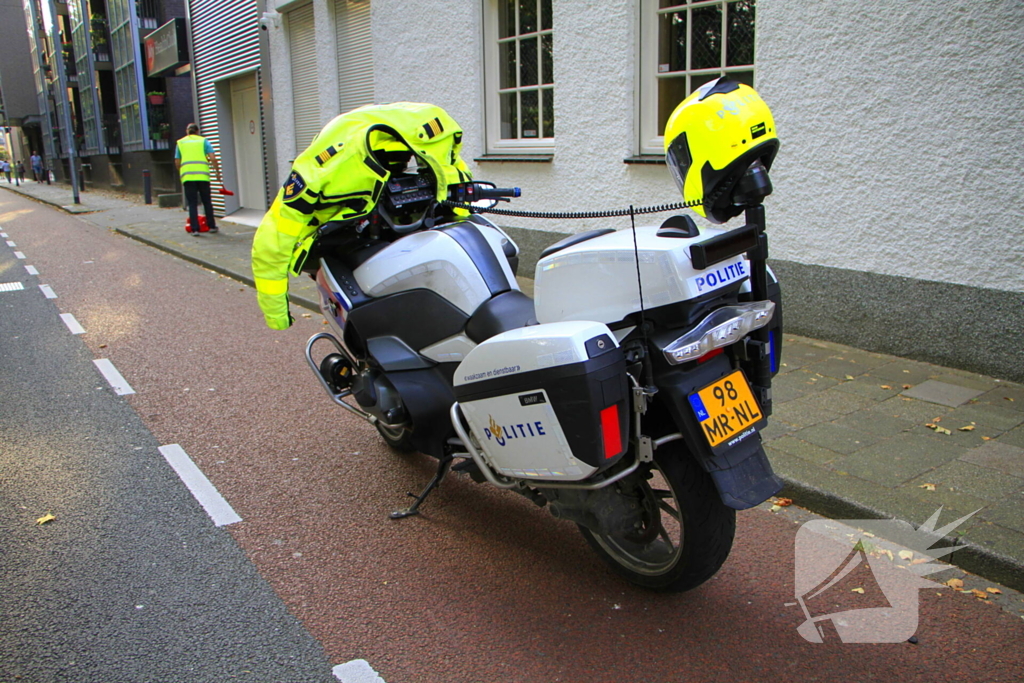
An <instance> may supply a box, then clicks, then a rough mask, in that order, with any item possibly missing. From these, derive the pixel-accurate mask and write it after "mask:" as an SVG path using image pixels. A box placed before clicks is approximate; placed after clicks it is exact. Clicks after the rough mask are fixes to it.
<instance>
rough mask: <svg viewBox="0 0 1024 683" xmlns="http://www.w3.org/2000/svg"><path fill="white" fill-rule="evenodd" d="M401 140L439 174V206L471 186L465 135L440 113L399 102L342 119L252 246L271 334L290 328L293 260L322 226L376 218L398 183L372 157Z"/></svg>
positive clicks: (295, 168)
mask: <svg viewBox="0 0 1024 683" xmlns="http://www.w3.org/2000/svg"><path fill="white" fill-rule="evenodd" d="M397 140H401V141H402V142H403V143H404V145H402V144H401V143H397V145H398V147H399V148H401V149H404V148H405V147H406V146H407V147H408V148H410V149H411V150H412V151H413V152H414V153H415V154H416V155H417V157H419V159H421V160H422V161H424V162H426V163H427V164H428V165H429V166H430V168H431V170H433V172H434V177H435V178H437V181H438V182H437V198H438V200H443V199H445V198H446V197H447V193H448V185H450V184H453V183H459V182H465V181H468V180H471V179H472V178H471V176H470V173H469V168H468V167H467V166H466V164H465V163H464V162H463V161H462V159H461V158H460V157H459V151H460V150H461V149H462V128H461V127H459V124H458V123H456V122H455V119H453V118H452V117H451V116H449V115H448V113H447V112H445V111H444V110H443V109H441V108H440V107H437V106H434V105H432V104H419V103H415V102H396V103H393V104H384V105H370V106H366V107H360V108H358V109H354V110H352V111H350V112H347V113H345V114H342V115H341V116H338V117H336V118H335V119H334V120H332V121H331V122H330V123H328V124H327V125H326V126H325V127H324V129H323V130H322V131H320V134H319V135H317V136H316V138H314V140H313V143H312V144H311V145H310V146H309V148H307V149H306V151H304V152H303V153H302V154H300V155H299V156H298V157H296V159H295V162H294V163H293V164H292V169H291V173H289V174H288V179H287V180H285V183H284V187H282V188H281V190H280V191H279V192H278V193H277V198H276V199H275V200H274V202H273V204H271V206H270V210H269V211H267V214H266V215H265V216H264V217H263V220H262V221H261V222H260V226H259V228H258V229H257V230H256V235H255V237H254V238H253V244H252V272H253V279H254V280H255V283H256V292H257V299H258V301H259V305H260V308H261V309H262V310H263V315H264V318H266V322H267V325H268V326H269V327H271V328H273V329H277V330H281V329H285V328H287V327H288V326H289V324H290V322H291V321H290V317H289V314H288V271H289V265H290V263H291V260H292V255H293V252H295V251H296V249H297V247H299V246H300V245H301V244H302V243H303V242H304V241H305V240H306V239H307V238H309V237H311V236H313V235H314V233H315V232H316V229H317V226H319V225H323V224H324V223H326V222H327V221H330V220H349V219H353V218H360V217H362V216H365V215H367V214H369V213H370V212H371V211H372V210H373V208H374V207H375V206H376V205H377V201H378V200H379V199H380V196H381V193H382V191H383V189H384V185H385V183H387V180H388V178H390V177H391V173H390V172H389V171H388V170H387V169H385V168H384V167H383V166H381V165H380V163H378V161H377V160H376V159H375V158H374V155H373V150H382V149H391V148H395V146H396V141H397ZM307 246H308V245H307Z"/></svg>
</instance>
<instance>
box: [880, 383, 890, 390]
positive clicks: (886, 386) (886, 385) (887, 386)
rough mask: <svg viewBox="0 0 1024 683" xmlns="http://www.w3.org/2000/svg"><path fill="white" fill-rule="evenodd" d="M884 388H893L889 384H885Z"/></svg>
mask: <svg viewBox="0 0 1024 683" xmlns="http://www.w3.org/2000/svg"><path fill="white" fill-rule="evenodd" d="M882 388H883V389H892V387H890V386H889V385H888V384H883V385H882Z"/></svg>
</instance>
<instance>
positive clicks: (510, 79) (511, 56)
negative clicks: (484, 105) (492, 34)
mask: <svg viewBox="0 0 1024 683" xmlns="http://www.w3.org/2000/svg"><path fill="white" fill-rule="evenodd" d="M498 65H499V66H498V68H499V70H500V73H501V83H500V84H499V86H498V87H499V88H501V89H502V90H504V89H505V88H514V87H516V44H515V41H512V42H509V43H501V44H499V45H498Z"/></svg>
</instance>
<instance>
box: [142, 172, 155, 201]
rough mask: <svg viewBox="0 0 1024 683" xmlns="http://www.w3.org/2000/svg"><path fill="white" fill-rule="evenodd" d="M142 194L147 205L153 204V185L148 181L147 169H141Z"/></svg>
mask: <svg viewBox="0 0 1024 683" xmlns="http://www.w3.org/2000/svg"><path fill="white" fill-rule="evenodd" d="M142 193H143V195H144V196H145V198H146V200H145V201H146V203H147V204H152V203H153V184H152V182H150V179H149V169H148V168H144V169H142Z"/></svg>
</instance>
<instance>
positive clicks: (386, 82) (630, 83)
mask: <svg viewBox="0 0 1024 683" xmlns="http://www.w3.org/2000/svg"><path fill="white" fill-rule="evenodd" d="M371 2H372V3H373V33H374V42H375V51H374V60H375V61H376V64H377V65H378V69H377V74H378V79H377V97H378V99H379V100H380V101H382V102H388V101H395V100H422V101H428V102H434V103H435V104H438V105H440V106H443V107H444V108H445V109H446V110H448V112H449V113H450V114H451V115H452V116H453V117H454V118H455V120H456V121H458V122H459V124H460V125H461V126H462V127H463V130H464V131H465V137H464V140H465V141H464V147H463V155H462V156H463V158H464V159H465V160H466V161H467V162H468V163H469V164H470V166H471V167H472V169H473V174H474V177H476V178H478V179H481V180H490V181H492V182H494V183H496V184H498V185H500V186H508V185H514V186H519V187H521V188H522V190H523V197H522V198H521V199H518V200H516V201H515V202H513V203H512V204H511V205H510V207H509V208H521V209H529V210H535V211H589V210H598V209H613V208H623V207H628V206H629V205H630V204H631V203H632V204H634V205H636V206H641V205H650V204H663V203H666V202H672V201H679V198H678V195H677V193H676V190H675V185H674V184H673V183H672V180H671V178H670V177H669V175H668V172H667V171H666V170H665V169H664V168H662V167H651V166H641V165H629V164H625V163H623V159H625V158H627V157H630V156H632V155H634V154H635V153H636V144H635V140H636V138H637V133H636V129H635V126H634V109H635V101H634V85H635V84H634V68H635V64H634V58H633V55H634V54H635V53H636V41H637V40H638V37H637V35H636V21H637V17H636V7H635V4H636V3H634V2H615V3H608V2H601V1H599V0H572V2H565V1H564V0H563V1H559V0H555V2H554V3H553V9H554V58H555V61H554V69H555V139H556V149H555V154H554V160H553V161H552V162H551V163H496V162H483V163H479V164H477V163H474V162H473V161H472V160H473V159H474V158H477V157H480V156H481V155H483V154H484V152H485V147H486V137H485V134H484V90H483V88H484V84H483V45H482V29H481V26H482V11H483V5H484V3H485V2H487V0H468V1H467V0H423V1H422V2H419V3H416V4H415V5H410V4H409V3H407V2H403V0H371ZM409 27H414V29H413V30H412V32H411V33H412V35H410V28H409ZM663 218H664V216H662V215H658V216H655V217H653V218H647V219H646V220H647V222H652V221H660V220H661V219H663ZM502 221H503V222H504V223H507V224H510V225H515V226H517V227H527V228H534V229H539V230H549V231H555V232H566V233H571V232H579V231H581V230H588V229H592V228H598V227H613V228H621V227H623V226H628V225H629V219H628V218H626V219H609V220H604V221H596V220H595V221H551V220H535V219H526V218H503V219H502Z"/></svg>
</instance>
